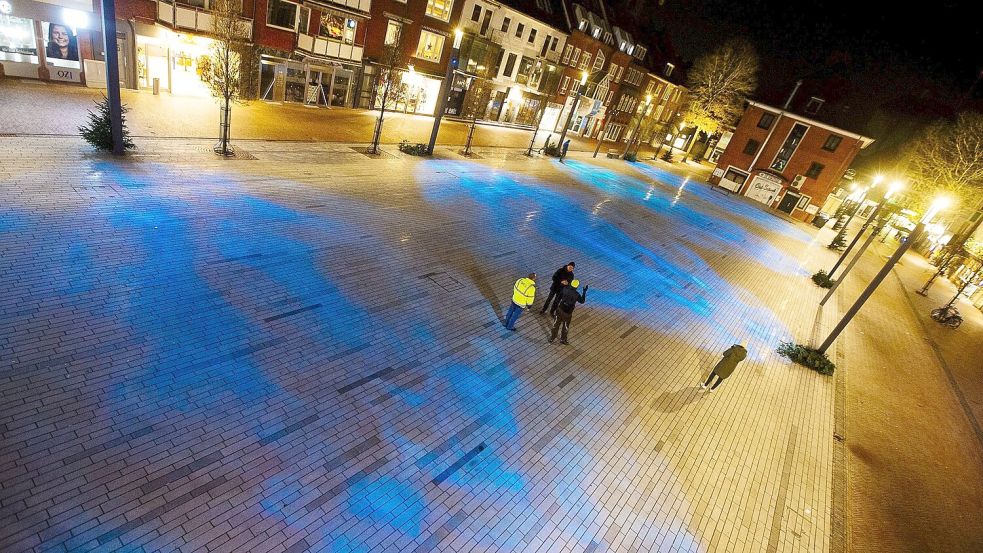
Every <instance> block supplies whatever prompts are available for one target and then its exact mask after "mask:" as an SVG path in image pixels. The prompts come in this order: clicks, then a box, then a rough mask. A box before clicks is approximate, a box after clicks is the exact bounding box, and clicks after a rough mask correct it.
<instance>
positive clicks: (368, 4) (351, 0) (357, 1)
mask: <svg viewBox="0 0 983 553" xmlns="http://www.w3.org/2000/svg"><path fill="white" fill-rule="evenodd" d="M313 3H315V4H320V5H323V6H328V7H332V6H344V7H347V8H351V9H353V10H358V11H360V12H365V13H370V12H371V11H372V0H313Z"/></svg>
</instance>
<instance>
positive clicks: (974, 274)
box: [942, 265, 983, 311]
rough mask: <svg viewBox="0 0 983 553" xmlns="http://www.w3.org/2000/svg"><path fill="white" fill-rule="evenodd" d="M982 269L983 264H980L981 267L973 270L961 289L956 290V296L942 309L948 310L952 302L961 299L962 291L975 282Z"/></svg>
mask: <svg viewBox="0 0 983 553" xmlns="http://www.w3.org/2000/svg"><path fill="white" fill-rule="evenodd" d="M980 269H983V265H980V267H978V268H977V269H976V270H975V271H973V274H972V275H971V276H970V277H969V278H967V279H966V282H964V283H963V285H962V286H960V287H959V291H958V292H956V295H955V296H952V299H951V300H949V303H947V304H945V305H944V306H943V307H942V310H943V311H944V310H946V309H949V308H950V307H952V304H954V303H956V300H957V299H959V296H961V295H962V293H963V291H964V290H965V289H966V287H967V286H969V284H970V283H971V282H973V281H974V280H976V277H977V276H978V275H979V274H980Z"/></svg>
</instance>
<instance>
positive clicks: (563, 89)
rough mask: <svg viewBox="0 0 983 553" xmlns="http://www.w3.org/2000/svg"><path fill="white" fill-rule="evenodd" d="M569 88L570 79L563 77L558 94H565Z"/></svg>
mask: <svg viewBox="0 0 983 553" xmlns="http://www.w3.org/2000/svg"><path fill="white" fill-rule="evenodd" d="M569 86H570V77H563V83H562V84H561V85H560V94H566V92H567V87H569Z"/></svg>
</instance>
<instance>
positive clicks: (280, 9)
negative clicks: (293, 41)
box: [266, 0, 299, 31]
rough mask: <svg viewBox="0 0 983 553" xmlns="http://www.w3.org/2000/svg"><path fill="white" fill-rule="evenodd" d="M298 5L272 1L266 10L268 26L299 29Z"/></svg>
mask: <svg viewBox="0 0 983 553" xmlns="http://www.w3.org/2000/svg"><path fill="white" fill-rule="evenodd" d="M297 8H298V6H297V4H294V3H291V2H284V1H283V0H270V2H269V4H268V7H267V10H266V24H267V25H269V26H271V27H280V28H282V29H290V30H291V31H293V30H296V29H297V13H298V11H299V10H298V9H297Z"/></svg>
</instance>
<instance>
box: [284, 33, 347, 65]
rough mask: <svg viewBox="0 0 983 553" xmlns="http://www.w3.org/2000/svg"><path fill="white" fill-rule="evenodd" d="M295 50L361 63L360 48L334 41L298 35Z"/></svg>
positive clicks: (302, 34)
mask: <svg viewBox="0 0 983 553" xmlns="http://www.w3.org/2000/svg"><path fill="white" fill-rule="evenodd" d="M297 48H298V49H299V50H304V51H305V52H310V53H312V54H316V55H318V56H325V57H329V58H340V59H343V60H351V61H362V47H361V46H357V45H354V44H344V43H341V42H338V41H335V40H328V39H325V38H321V37H316V36H311V35H308V34H304V33H300V34H298V35H297Z"/></svg>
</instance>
